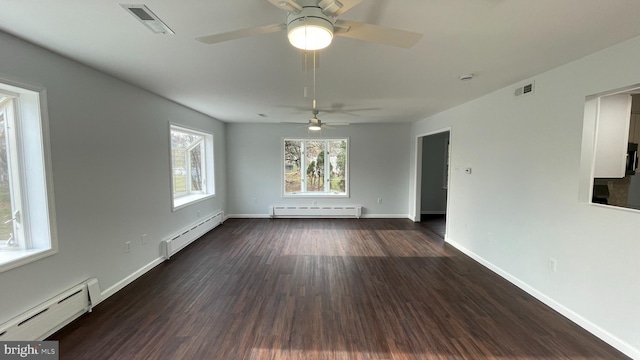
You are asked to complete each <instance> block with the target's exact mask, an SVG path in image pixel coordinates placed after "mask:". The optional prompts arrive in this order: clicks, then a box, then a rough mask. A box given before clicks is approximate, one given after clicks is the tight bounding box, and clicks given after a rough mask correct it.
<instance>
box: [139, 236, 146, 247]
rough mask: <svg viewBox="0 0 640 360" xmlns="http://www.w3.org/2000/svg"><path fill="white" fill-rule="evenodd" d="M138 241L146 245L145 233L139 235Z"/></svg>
mask: <svg viewBox="0 0 640 360" xmlns="http://www.w3.org/2000/svg"><path fill="white" fill-rule="evenodd" d="M140 241H141V242H142V245H147V234H142V235H140Z"/></svg>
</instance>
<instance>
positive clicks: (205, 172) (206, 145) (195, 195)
mask: <svg viewBox="0 0 640 360" xmlns="http://www.w3.org/2000/svg"><path fill="white" fill-rule="evenodd" d="M213 179H214V176H213V135H212V134H207V133H204V132H201V131H196V130H191V129H186V128H183V127H179V126H176V125H171V194H172V196H173V208H174V210H175V209H177V208H179V207H181V206H185V205H187V204H190V203H193V202H195V201H200V200H203V199H205V198H207V197H210V196H213V195H214V194H215V189H214V182H213Z"/></svg>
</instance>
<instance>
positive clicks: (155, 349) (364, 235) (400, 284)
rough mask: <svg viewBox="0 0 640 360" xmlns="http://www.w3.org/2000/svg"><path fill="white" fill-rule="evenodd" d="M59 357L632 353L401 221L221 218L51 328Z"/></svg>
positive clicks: (423, 356) (425, 231)
mask: <svg viewBox="0 0 640 360" xmlns="http://www.w3.org/2000/svg"><path fill="white" fill-rule="evenodd" d="M50 339H51V340H58V341H60V358H61V359H222V360H226V359H233V360H235V359H260V360H261V359H286V360H289V359H304V360H308V359H376V360H379V359H385V360H389V359H393V360H398V359H540V358H547V359H560V358H562V359H590V360H594V359H627V357H625V356H624V355H623V354H621V353H620V352H618V351H617V350H615V349H613V348H611V347H610V346H608V345H607V344H605V343H603V342H602V341H600V340H599V339H597V338H595V337H594V336H593V335H591V334H589V333H588V332H586V331H585V330H583V329H581V328H579V327H578V326H577V325H575V324H573V323H571V322H570V321H568V320H567V319H566V318H564V317H562V316H561V315H559V314H557V313H555V312H554V311H553V310H551V309H549V308H548V307H546V306H545V305H544V304H542V303H540V302H539V301H537V300H536V299H534V298H532V297H531V296H529V295H528V294H526V293H524V292H523V291H521V290H520V289H518V288H517V287H516V286H514V285H512V284H510V283H508V282H507V281H505V280H504V279H502V278H500V277H499V276H497V275H495V274H493V273H492V272H491V271H489V270H488V269H486V268H484V267H482V266H481V265H479V264H477V263H476V262H474V261H473V260H471V259H470V258H468V257H467V256H465V255H464V254H462V253H460V252H459V251H457V250H456V249H454V248H452V247H451V246H448V245H447V244H444V243H443V241H442V239H441V238H439V237H438V236H435V235H434V233H433V232H432V231H431V230H429V229H428V228H426V227H424V226H423V225H421V224H416V223H413V222H411V221H409V220H402V219H391V220H379V219H360V220H346V219H345V220H342V219H333V220H329V219H326V220H324V219H323V220H310V219H277V220H270V219H243V220H228V221H226V222H225V223H224V224H223V225H222V226H219V227H218V228H216V229H214V230H213V231H211V232H209V233H208V234H206V235H205V236H204V237H203V238H201V239H200V240H199V241H197V242H195V243H194V244H192V245H190V246H188V247H187V248H185V249H184V250H183V251H181V252H180V253H178V254H177V255H175V256H173V257H172V258H171V260H170V261H168V262H165V263H163V264H161V265H159V266H157V267H156V268H155V269H153V270H152V271H150V272H149V273H147V274H145V275H144V276H142V277H141V278H139V279H138V280H136V281H135V282H134V283H132V284H131V285H129V286H127V287H126V288H125V289H123V290H122V291H120V292H118V293H117V294H115V295H113V296H112V297H110V298H109V299H107V300H105V301H104V302H103V303H101V304H100V305H99V306H97V307H96V308H95V309H94V311H93V312H92V313H90V314H86V315H84V316H82V317H81V318H80V319H78V320H76V321H75V322H73V323H72V324H70V325H69V326H67V327H65V328H64V329H62V330H61V331H59V332H58V333H56V334H54V335H52V336H51V337H50Z"/></svg>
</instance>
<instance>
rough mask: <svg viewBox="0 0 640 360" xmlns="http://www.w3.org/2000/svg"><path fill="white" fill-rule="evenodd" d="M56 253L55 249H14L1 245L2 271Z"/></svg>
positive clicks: (0, 265)
mask: <svg viewBox="0 0 640 360" xmlns="http://www.w3.org/2000/svg"><path fill="white" fill-rule="evenodd" d="M55 253H56V251H55V250H53V249H29V250H13V249H11V248H7V247H4V246H3V247H0V272H3V271H7V270H10V269H13V268H16V267H18V266H22V265H25V264H28V263H30V262H34V261H36V260H40V259H42V258H45V257H47V256H51V255H53V254H55Z"/></svg>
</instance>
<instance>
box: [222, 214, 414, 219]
mask: <svg viewBox="0 0 640 360" xmlns="http://www.w3.org/2000/svg"><path fill="white" fill-rule="evenodd" d="M228 218H229V219H268V218H271V216H270V215H269V214H229V216H228ZM360 218H361V219H408V218H409V216H408V215H407V214H362V216H360ZM319 219H321V218H319Z"/></svg>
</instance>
